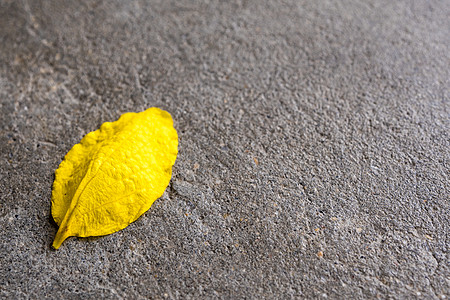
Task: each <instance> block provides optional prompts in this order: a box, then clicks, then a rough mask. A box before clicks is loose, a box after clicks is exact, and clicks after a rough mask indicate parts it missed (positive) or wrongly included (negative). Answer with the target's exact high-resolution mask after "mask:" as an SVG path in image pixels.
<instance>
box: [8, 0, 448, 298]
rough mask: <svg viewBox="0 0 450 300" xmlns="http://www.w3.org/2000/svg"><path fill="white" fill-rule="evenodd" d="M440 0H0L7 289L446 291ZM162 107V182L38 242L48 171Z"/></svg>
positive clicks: (49, 231)
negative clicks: (123, 207)
mask: <svg viewBox="0 0 450 300" xmlns="http://www.w3.org/2000/svg"><path fill="white" fill-rule="evenodd" d="M449 45H450V2H449V1H422V0H415V1H359V0H344V1H326V0H319V1H293V0H292V1H289V0H288V1H282V0H278V1H245V0H242V1H230V2H228V1H226V2H225V1H214V0H211V1H148V2H147V1H82V2H79V1H34V0H33V1H32V0H28V1H15V0H14V1H13V0H10V1H8V0H0V105H1V106H0V110H1V116H0V118H1V119H0V120H1V121H0V155H1V159H0V170H1V172H0V196H1V198H0V199H1V202H0V228H1V230H0V298H6V299H16V298H24V299H26V298H31V299H42V298H51V299H63V298H68V299H98V298H110V299H119V298H126V299H143V298H154V299H164V298H168V299H209V298H222V299H242V298H248V299H290V298H296V299H300V298H309V299H319V298H330V299H343V298H347V299H348V298H359V299H367V298H396V299H414V298H417V299H449V297H450V295H449V290H450V270H449V252H448V251H449V233H450V231H449V196H450V184H449V173H450V172H449V169H450V165H449V164H450V150H449V149H450V147H449V146H450V120H449V119H450V118H449V115H450V110H449V97H450V81H449V78H450V70H449V69H450V49H449V48H450V47H449ZM151 106H158V107H160V108H163V109H165V110H168V111H169V112H170V113H171V114H172V115H173V117H174V119H175V123H176V125H175V126H176V128H177V130H178V132H179V136H180V149H179V150H180V152H179V157H178V160H177V162H176V164H175V166H174V173H173V178H172V182H171V184H170V186H169V188H168V189H167V191H166V193H165V195H164V196H163V197H162V198H161V199H159V200H158V201H157V202H156V203H155V204H154V205H153V207H152V208H151V209H150V210H149V211H148V212H147V213H146V214H145V215H144V216H142V217H141V218H140V219H139V220H138V221H136V222H135V223H133V224H132V225H131V226H129V227H128V228H126V229H125V230H123V231H121V232H118V233H116V234H113V235H109V236H105V237H101V238H84V239H80V238H70V239H69V240H67V241H66V242H65V243H64V244H63V245H62V247H61V248H60V250H58V251H54V250H52V249H51V248H50V245H51V243H52V240H53V238H54V236H55V233H56V231H57V228H56V225H55V224H54V223H53V222H52V221H51V218H50V195H51V185H52V182H53V179H54V171H55V169H56V168H57V167H58V164H59V163H60V161H61V160H62V158H63V157H64V155H65V154H66V153H67V151H68V150H69V149H70V148H71V147H72V146H73V145H74V144H75V143H77V142H78V141H79V140H80V139H81V138H82V137H83V136H84V135H85V134H86V133H88V132H89V131H92V130H95V129H97V128H98V127H99V125H100V124H101V123H102V122H105V121H113V120H115V119H117V118H118V117H119V116H120V115H121V114H122V113H124V112H127V111H141V110H144V109H146V108H148V107H151Z"/></svg>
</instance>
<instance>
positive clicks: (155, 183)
mask: <svg viewBox="0 0 450 300" xmlns="http://www.w3.org/2000/svg"><path fill="white" fill-rule="evenodd" d="M177 153H178V135H177V132H176V130H175V128H174V127H173V121H172V117H171V116H170V114H169V113H167V112H165V111H163V110H161V109H159V108H156V107H152V108H149V109H147V110H146V111H143V112H140V113H126V114H123V115H122V116H121V117H120V118H119V120H117V121H115V122H106V123H104V124H103V125H102V126H101V127H100V129H98V130H96V131H93V132H90V133H88V134H87V135H86V136H85V137H84V138H83V139H82V140H81V142H80V143H79V144H76V145H75V146H73V148H72V149H71V150H70V151H69V152H68V153H67V154H66V156H65V157H64V160H63V161H62V162H61V164H60V165H59V168H58V169H57V170H56V171H55V181H54V183H53V191H52V215H53V218H54V220H55V222H56V223H57V224H58V225H59V230H58V232H57V234H56V237H55V240H54V242H53V247H54V248H55V249H58V248H59V247H60V246H61V243H62V242H63V241H64V240H65V239H66V238H68V237H69V236H79V237H87V236H100V235H106V234H110V233H113V232H116V231H119V230H121V229H123V228H125V227H127V226H128V224H130V223H131V222H134V221H135V220H136V219H137V218H139V217H140V216H141V215H142V214H143V213H144V212H146V211H147V210H148V209H149V208H150V206H151V205H152V203H153V202H154V201H155V200H156V199H158V198H159V197H161V195H162V194H163V193H164V190H165V189H166V187H167V185H168V184H169V181H170V178H171V176H172V166H173V164H174V163H175V160H176V157H177Z"/></svg>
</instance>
